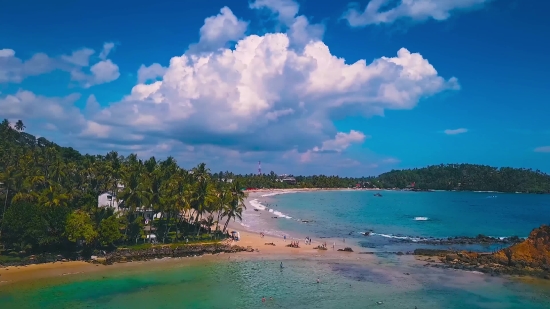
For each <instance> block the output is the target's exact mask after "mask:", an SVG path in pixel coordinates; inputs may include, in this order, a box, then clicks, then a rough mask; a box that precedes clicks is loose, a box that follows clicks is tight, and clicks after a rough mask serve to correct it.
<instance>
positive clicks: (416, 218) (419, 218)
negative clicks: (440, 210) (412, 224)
mask: <svg viewBox="0 0 550 309" xmlns="http://www.w3.org/2000/svg"><path fill="white" fill-rule="evenodd" d="M413 220H414V221H428V220H430V218H428V217H414V219H413Z"/></svg>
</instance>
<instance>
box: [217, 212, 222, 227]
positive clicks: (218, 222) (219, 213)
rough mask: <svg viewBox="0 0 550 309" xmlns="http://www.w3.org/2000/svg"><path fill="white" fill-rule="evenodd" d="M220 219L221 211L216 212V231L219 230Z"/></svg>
mask: <svg viewBox="0 0 550 309" xmlns="http://www.w3.org/2000/svg"><path fill="white" fill-rule="evenodd" d="M221 219H222V212H221V211H219V212H218V221H216V231H219V230H220V220H221Z"/></svg>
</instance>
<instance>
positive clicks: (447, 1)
mask: <svg viewBox="0 0 550 309" xmlns="http://www.w3.org/2000/svg"><path fill="white" fill-rule="evenodd" d="M491 1H492V0H399V1H395V0H371V1H369V2H368V4H367V6H366V7H365V9H364V10H361V9H360V6H359V4H358V3H355V2H354V3H351V4H350V7H349V9H348V10H347V11H346V12H345V13H344V15H343V18H344V19H346V20H347V21H348V23H349V25H350V26H351V27H364V26H367V25H377V24H391V23H393V22H395V21H397V20H400V19H409V20H412V21H417V22H421V21H425V20H428V19H434V20H437V21H442V20H446V19H448V18H449V17H450V16H451V14H452V13H453V12H456V11H464V10H471V9H478V8H480V7H483V5H484V4H486V3H488V2H491Z"/></svg>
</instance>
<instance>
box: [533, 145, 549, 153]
mask: <svg viewBox="0 0 550 309" xmlns="http://www.w3.org/2000/svg"><path fill="white" fill-rule="evenodd" d="M535 152H549V153H550V146H542V147H537V148H535Z"/></svg>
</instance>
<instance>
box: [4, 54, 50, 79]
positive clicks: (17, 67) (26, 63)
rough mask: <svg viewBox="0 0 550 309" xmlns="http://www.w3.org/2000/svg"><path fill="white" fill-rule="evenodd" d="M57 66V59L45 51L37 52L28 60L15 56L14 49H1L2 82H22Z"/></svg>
mask: <svg viewBox="0 0 550 309" xmlns="http://www.w3.org/2000/svg"><path fill="white" fill-rule="evenodd" d="M55 68H56V64H55V61H54V60H53V59H52V58H50V57H48V55H46V54H44V53H37V54H34V55H33V56H32V57H31V58H29V59H28V60H22V59H20V58H18V57H17V56H15V51H14V50H13V49H7V48H5V49H1V50H0V84H1V83H20V82H21V81H23V79H25V78H26V77H28V76H36V75H40V74H44V73H49V72H51V71H53V70H55Z"/></svg>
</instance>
